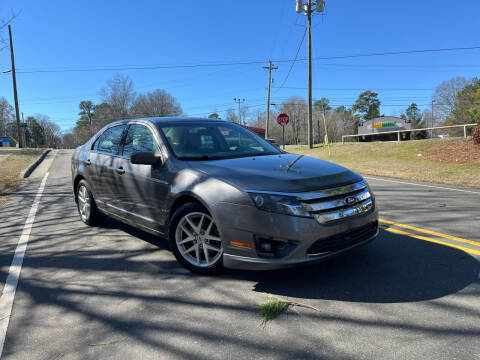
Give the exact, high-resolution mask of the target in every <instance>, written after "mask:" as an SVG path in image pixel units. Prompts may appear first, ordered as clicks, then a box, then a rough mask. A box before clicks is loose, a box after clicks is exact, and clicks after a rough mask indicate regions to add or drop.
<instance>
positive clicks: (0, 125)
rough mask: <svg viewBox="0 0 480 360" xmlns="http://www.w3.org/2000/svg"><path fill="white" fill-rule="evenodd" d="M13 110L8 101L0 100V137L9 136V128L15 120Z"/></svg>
mask: <svg viewBox="0 0 480 360" xmlns="http://www.w3.org/2000/svg"><path fill="white" fill-rule="evenodd" d="M13 110H14V109H13V106H12V105H10V104H9V102H8V101H7V99H5V98H4V97H2V98H0V136H7V128H8V127H9V125H10V123H11V122H13V120H14V115H13Z"/></svg>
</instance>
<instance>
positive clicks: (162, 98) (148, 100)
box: [131, 89, 183, 117]
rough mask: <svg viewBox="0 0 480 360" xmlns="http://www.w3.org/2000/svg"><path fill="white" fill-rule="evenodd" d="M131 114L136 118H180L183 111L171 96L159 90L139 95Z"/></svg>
mask: <svg viewBox="0 0 480 360" xmlns="http://www.w3.org/2000/svg"><path fill="white" fill-rule="evenodd" d="M131 113H132V115H133V116H134V117H150V116H152V117H153V116H179V115H181V114H182V113H183V110H182V107H181V106H180V104H179V103H178V101H177V99H175V98H174V97H173V96H172V95H171V94H169V93H168V92H166V91H165V90H161V89H157V90H155V91H153V92H151V93H147V94H140V95H138V97H137V98H136V99H135V100H134V102H133V106H132V109H131Z"/></svg>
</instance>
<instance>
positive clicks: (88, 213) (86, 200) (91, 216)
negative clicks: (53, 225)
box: [76, 180, 105, 226]
mask: <svg viewBox="0 0 480 360" xmlns="http://www.w3.org/2000/svg"><path fill="white" fill-rule="evenodd" d="M76 197H77V210H78V214H79V215H80V219H81V220H82V221H83V222H84V223H85V224H87V225H88V226H96V225H101V224H103V222H104V221H105V215H104V214H103V213H101V212H100V210H98V208H97V204H96V203H95V200H94V199H93V195H92V191H91V190H90V185H88V183H87V182H86V181H85V180H80V182H79V183H78V185H77V189H76Z"/></svg>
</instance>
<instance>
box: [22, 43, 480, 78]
mask: <svg viewBox="0 0 480 360" xmlns="http://www.w3.org/2000/svg"><path fill="white" fill-rule="evenodd" d="M479 49H480V46H470V47H454V48H438V49H421V50H403V51H385V52H376V53H365V54H352V55H335V56H320V57H314V58H312V60H334V59H353V58H362V57H375V56H392V55H407V54H421V53H438V52H452V51H469V50H479ZM307 60H308V59H306V58H301V59H277V60H273V61H274V62H277V63H281V62H284V63H285V62H299V61H307ZM263 63H265V60H252V61H235V62H219V63H197V64H180V65H134V66H113V67H112V66H110V67H109V66H99V67H90V68H85V67H83V68H81V67H78V68H51V69H37V70H21V71H17V73H18V74H34V73H64V72H97V71H124V70H159V69H185V68H202V67H220V66H235V65H257V64H263Z"/></svg>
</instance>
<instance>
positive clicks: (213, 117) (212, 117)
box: [208, 112, 220, 119]
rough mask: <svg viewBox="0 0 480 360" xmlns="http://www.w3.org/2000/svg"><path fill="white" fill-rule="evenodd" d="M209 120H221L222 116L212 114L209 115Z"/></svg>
mask: <svg viewBox="0 0 480 360" xmlns="http://www.w3.org/2000/svg"><path fill="white" fill-rule="evenodd" d="M208 118H209V119H220V116H219V115H218V114H217V113H216V112H214V113H211V114H210V115H208Z"/></svg>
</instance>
